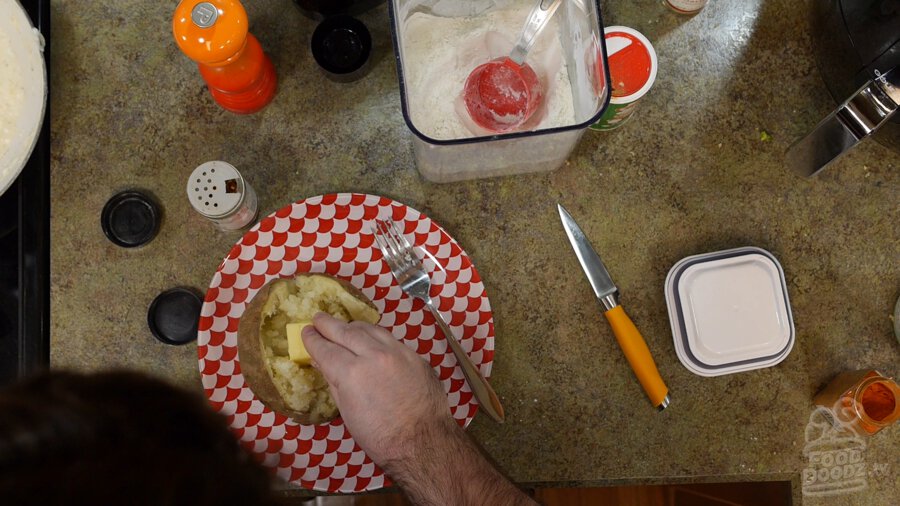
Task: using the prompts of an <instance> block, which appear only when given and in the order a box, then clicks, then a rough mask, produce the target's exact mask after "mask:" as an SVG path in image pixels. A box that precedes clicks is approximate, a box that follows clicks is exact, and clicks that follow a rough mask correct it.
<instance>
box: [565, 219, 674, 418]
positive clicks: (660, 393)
mask: <svg viewBox="0 0 900 506" xmlns="http://www.w3.org/2000/svg"><path fill="white" fill-rule="evenodd" d="M557 209H558V211H559V219H560V220H561V221H562V224H563V229H564V230H565V231H566V236H567V237H568V238H569V243H570V244H571V245H572V249H573V250H574V251H575V256H576V257H578V263H580V264H581V268H582V270H584V274H585V276H586V277H587V279H588V282H590V284H591V288H593V290H594V294H595V295H596V296H597V299H599V300H600V302H601V303H602V304H603V306H604V308H605V309H606V310H605V311H604V313H603V315H604V316H605V317H606V320H607V321H608V322H609V325H610V326H611V327H612V330H613V334H615V336H616V341H618V342H619V346H620V347H621V348H622V351H623V352H624V353H625V358H626V359H627V360H628V363H629V364H630V365H631V369H632V370H633V371H634V374H635V376H637V379H638V381H639V382H640V384H641V386H642V387H643V388H644V392H645V393H646V394H647V397H649V398H650V402H651V403H652V404H653V405H654V406H656V408H657V409H658V410H660V411H662V410H663V409H666V407H668V406H669V402H670V400H671V399H670V397H669V389H668V387H666V383H665V382H664V381H663V379H662V376H660V374H659V369H658V368H657V367H656V362H654V361H653V356H652V355H651V354H650V349H649V348H647V343H646V341H644V337H643V336H641V333H640V331H638V329H637V327H636V326H635V325H634V322H632V321H631V318H629V317H628V314H626V313H625V310H624V309H623V308H622V306H620V305H619V301H618V291H619V290H618V288H617V287H616V284H615V283H614V282H613V280H612V277H611V276H610V275H609V271H607V270H606V266H605V265H603V260H601V259H600V255H598V254H597V252H596V251H595V250H594V247H593V246H591V243H590V241H589V240H588V239H587V237H585V235H584V232H583V231H582V230H581V227H579V226H578V223H576V222H575V219H574V218H572V215H571V214H569V212H568V211H566V209H565V208H564V207H563V206H562V204H557Z"/></svg>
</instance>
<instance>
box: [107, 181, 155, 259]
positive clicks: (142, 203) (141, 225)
mask: <svg viewBox="0 0 900 506" xmlns="http://www.w3.org/2000/svg"><path fill="white" fill-rule="evenodd" d="M161 220H162V212H161V211H160V209H159V206H157V205H156V202H155V201H154V200H153V198H151V197H150V196H149V195H147V194H145V193H143V192H140V191H137V190H127V191H123V192H120V193H117V194H115V195H113V196H112V198H110V199H109V200H108V201H107V202H106V205H104V206H103V211H102V212H101V213H100V226H101V228H102V229H103V233H104V234H106V237H107V238H108V239H109V240H110V241H112V242H113V244H115V245H117V246H121V247H123V248H136V247H138V246H143V245H144V244H147V243H148V242H150V241H152V240H153V238H154V237H156V233H157V232H158V231H159V223H160V221H161Z"/></svg>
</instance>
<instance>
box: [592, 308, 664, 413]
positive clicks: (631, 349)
mask: <svg viewBox="0 0 900 506" xmlns="http://www.w3.org/2000/svg"><path fill="white" fill-rule="evenodd" d="M603 316H606V320H607V321H608V322H609V325H610V326H611V327H612V330H613V333H614V334H615V335H616V340H617V341H619V346H620V347H621V348H622V351H623V352H625V358H627V359H628V363H629V364H631V369H632V370H633V371H634V374H635V375H636V376H637V379H638V381H640V383H641V386H642V387H644V392H646V393H647V397H649V398H650V402H652V403H653V405H654V406H656V407H658V408H663V407H665V406H664V403H665V400H666V396H668V394H669V389H668V387H666V384H665V382H663V379H662V377H661V376H660V375H659V370H658V369H657V368H656V362H654V361H653V356H652V355H650V349H649V348H647V343H646V342H645V341H644V338H643V337H642V336H641V333H640V332H639V331H638V329H637V327H635V326H634V323H633V322H632V321H631V318H629V317H628V315H627V314H626V313H625V310H624V309H622V306H616V307H614V308H612V309H610V310H609V311H607V312H605V313H603Z"/></svg>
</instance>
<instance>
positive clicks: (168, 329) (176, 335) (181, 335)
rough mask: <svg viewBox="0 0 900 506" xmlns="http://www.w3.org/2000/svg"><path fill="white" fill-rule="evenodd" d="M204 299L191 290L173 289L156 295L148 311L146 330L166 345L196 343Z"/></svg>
mask: <svg viewBox="0 0 900 506" xmlns="http://www.w3.org/2000/svg"><path fill="white" fill-rule="evenodd" d="M202 307H203V299H202V298H201V297H200V295H198V294H197V292H196V291H195V290H193V289H190V288H180V287H179V288H172V289H170V290H166V291H164V292H162V293H161V294H159V295H157V296H156V298H155V299H153V302H152V303H150V308H149V309H148V310H147V326H148V327H150V332H151V333H152V334H153V337H155V338H157V339H159V340H160V341H161V342H163V343H165V344H174V345H179V344H187V343H189V342H191V341H193V340H195V339H197V327H198V322H199V321H200V310H201V308H202Z"/></svg>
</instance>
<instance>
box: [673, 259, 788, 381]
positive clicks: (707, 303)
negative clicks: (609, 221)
mask: <svg viewBox="0 0 900 506" xmlns="http://www.w3.org/2000/svg"><path fill="white" fill-rule="evenodd" d="M666 302H667V304H668V307H669V322H670V324H671V326H672V335H673V338H674V341H675V350H676V353H677V354H678V358H679V360H681V362H682V364H684V366H685V367H687V368H688V369H689V370H691V371H692V372H694V373H696V374H699V375H701V376H718V375H721V374H729V373H733V372H739V371H746V370H751V369H758V368H762V367H769V366H772V365H775V364H777V363H779V362H781V361H782V360H784V359H785V358H786V357H787V355H788V353H789V352H790V350H791V348H792V347H793V344H794V322H793V316H792V313H791V308H790V302H789V299H788V294H787V287H786V283H785V280H784V272H783V270H782V268H781V265H780V264H779V263H778V260H776V259H775V257H774V256H773V255H772V254H771V253H769V252H768V251H765V250H763V249H760V248H753V247H746V248H736V249H732V250H726V251H719V252H715V253H708V254H704V255H695V256H691V257H687V258H685V259H683V260H681V261H679V262H678V263H676V264H675V266H673V267H672V269H671V270H670V271H669V275H668V276H667V277H666Z"/></svg>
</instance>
